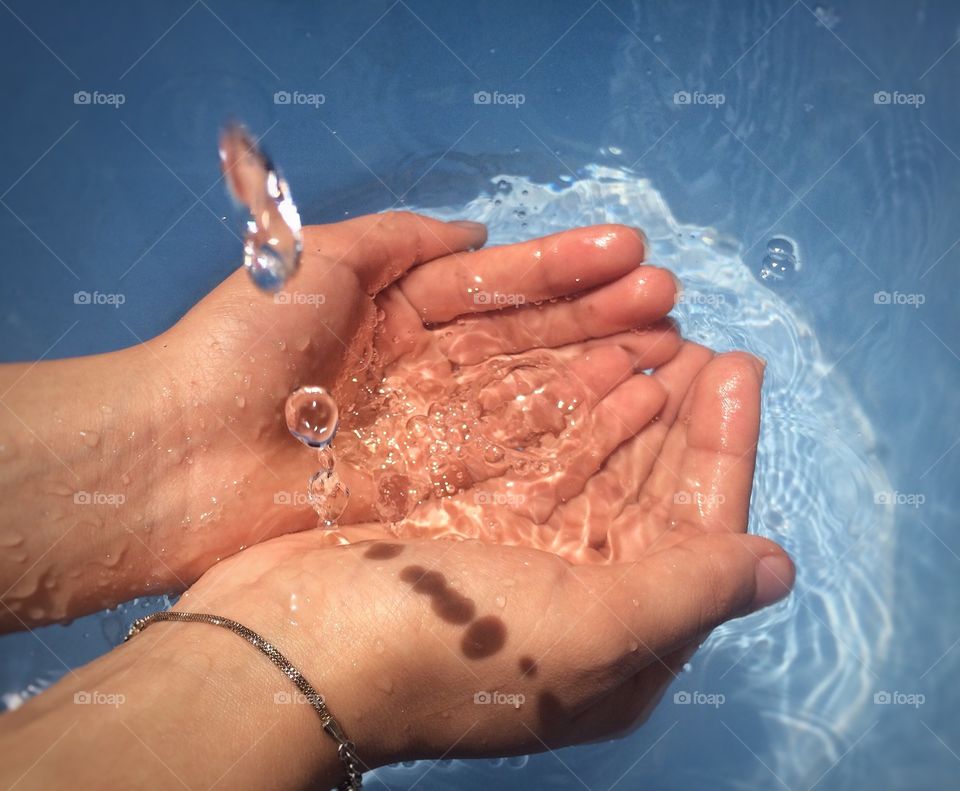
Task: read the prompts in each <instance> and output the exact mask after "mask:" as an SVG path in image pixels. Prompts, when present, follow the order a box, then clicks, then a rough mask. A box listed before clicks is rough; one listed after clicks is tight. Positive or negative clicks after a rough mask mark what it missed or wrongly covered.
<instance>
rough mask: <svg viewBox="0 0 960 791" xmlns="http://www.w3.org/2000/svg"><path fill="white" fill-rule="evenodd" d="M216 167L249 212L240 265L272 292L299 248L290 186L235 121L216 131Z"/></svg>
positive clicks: (287, 275) (292, 267) (293, 263)
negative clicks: (217, 135) (217, 143)
mask: <svg viewBox="0 0 960 791" xmlns="http://www.w3.org/2000/svg"><path fill="white" fill-rule="evenodd" d="M220 167H221V170H222V171H223V177H224V180H225V181H226V183H227V187H228V188H229V190H230V194H231V195H232V196H233V198H234V199H235V200H236V201H237V202H238V203H240V204H242V205H243V206H245V207H246V208H247V210H248V211H249V212H250V219H249V220H248V221H247V227H246V233H245V235H244V240H243V265H244V266H245V267H246V269H247V272H249V273H250V277H251V278H252V279H253V282H254V284H256V286H257V287H258V288H260V289H262V290H264V291H276V290H277V289H279V288H280V287H282V286H283V284H284V283H286V282H287V280H289V279H290V277H291V276H292V275H293V274H294V273H295V272H296V271H297V267H298V266H299V264H300V252H301V250H302V249H303V237H302V234H301V230H300V228H301V224H300V214H299V212H298V211H297V207H296V204H295V203H294V202H293V198H292V197H291V195H290V187H289V186H288V185H287V182H286V181H285V180H284V179H283V177H282V176H281V175H280V173H279V171H278V170H277V168H276V166H275V165H274V164H273V162H272V161H271V160H270V158H269V157H268V156H267V155H266V154H264V153H263V152H262V151H261V150H260V149H259V147H258V146H257V141H256V140H254V138H253V137H252V136H251V135H250V133H249V132H248V131H247V130H246V129H244V127H243V126H241V125H239V124H231V125H229V126H227V127H226V128H225V129H224V130H223V131H222V132H221V133H220Z"/></svg>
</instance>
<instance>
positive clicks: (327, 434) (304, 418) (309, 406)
mask: <svg viewBox="0 0 960 791" xmlns="http://www.w3.org/2000/svg"><path fill="white" fill-rule="evenodd" d="M284 415H285V417H286V419H287V428H288V429H289V430H290V433H291V434H293V436H294V437H296V438H297V439H298V440H300V441H301V442H302V443H303V444H304V445H307V446H308V447H311V448H325V447H327V445H329V444H330V442H331V441H332V440H333V437H334V435H335V434H336V433H337V426H338V425H339V422H340V415H339V410H338V409H337V403H336V401H334V400H333V397H332V396H331V395H330V394H329V393H328V392H327V391H326V390H325V389H324V388H322V387H301V388H299V389H297V390H294V391H293V392H292V393H291V394H290V395H289V396H288V397H287V403H286V407H285V408H284Z"/></svg>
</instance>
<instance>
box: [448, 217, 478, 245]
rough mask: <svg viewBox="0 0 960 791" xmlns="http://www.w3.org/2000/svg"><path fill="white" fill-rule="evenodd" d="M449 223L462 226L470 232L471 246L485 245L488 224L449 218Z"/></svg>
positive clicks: (458, 226) (457, 226) (456, 226)
mask: <svg viewBox="0 0 960 791" xmlns="http://www.w3.org/2000/svg"><path fill="white" fill-rule="evenodd" d="M447 225H452V226H454V227H455V228H462V229H463V230H464V231H466V232H467V234H469V239H470V244H469V246H470V247H471V248H477V247H483V245H485V244H486V242H487V226H486V225H484V224H483V223H482V222H474V221H473V220H448V221H447Z"/></svg>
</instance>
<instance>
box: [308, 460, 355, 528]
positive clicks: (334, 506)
mask: <svg viewBox="0 0 960 791" xmlns="http://www.w3.org/2000/svg"><path fill="white" fill-rule="evenodd" d="M307 495H308V497H309V498H310V504H311V505H312V506H313V510H314V511H316V512H317V516H319V517H320V521H321V522H322V523H323V525H324V526H325V527H332V526H333V525H334V524H335V523H336V521H337V519H339V518H340V515H341V514H342V513H343V511H344V509H345V508H346V507H347V501H348V500H349V499H350V490H349V489H348V488H347V486H346V484H345V483H344V482H343V481H341V480H340V476H339V475H338V474H337V473H336V471H335V470H321V471H320V472H318V473H315V474H314V476H313V477H312V478H311V479H310V483H309V485H308V487H307Z"/></svg>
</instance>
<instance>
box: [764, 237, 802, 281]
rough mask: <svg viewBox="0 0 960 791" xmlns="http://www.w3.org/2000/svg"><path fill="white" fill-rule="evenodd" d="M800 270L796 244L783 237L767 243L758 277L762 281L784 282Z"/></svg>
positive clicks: (774, 238)
mask: <svg viewBox="0 0 960 791" xmlns="http://www.w3.org/2000/svg"><path fill="white" fill-rule="evenodd" d="M799 268H800V261H799V260H798V256H797V244H796V242H794V241H793V240H791V239H788V238H787V237H785V236H774V237H773V238H772V239H770V241H768V242H767V251H766V253H764V256H763V265H762V267H761V268H760V277H761V279H763V280H785V279H786V278H788V277H790V276H791V275H793V273H794V272H795V271H797V270H798V269H799Z"/></svg>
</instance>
